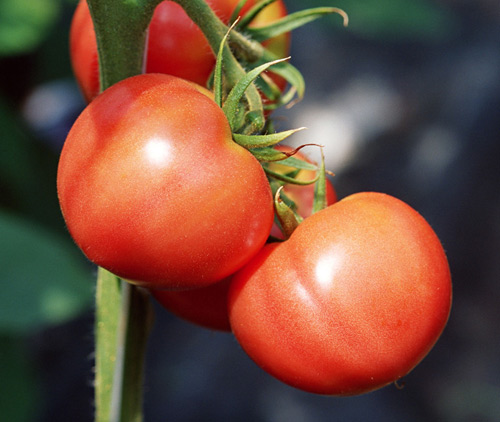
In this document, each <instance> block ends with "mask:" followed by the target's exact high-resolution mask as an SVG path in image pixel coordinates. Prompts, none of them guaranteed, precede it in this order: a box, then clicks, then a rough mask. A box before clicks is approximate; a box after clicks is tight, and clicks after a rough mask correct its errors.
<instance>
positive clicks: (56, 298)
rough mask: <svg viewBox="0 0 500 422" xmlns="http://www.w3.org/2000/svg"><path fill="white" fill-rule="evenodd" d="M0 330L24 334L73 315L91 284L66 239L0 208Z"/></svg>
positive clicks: (87, 302)
mask: <svg viewBox="0 0 500 422" xmlns="http://www.w3.org/2000/svg"><path fill="white" fill-rule="evenodd" d="M0 262H1V263H0V282H1V286H2V294H1V295H0V330H2V331H4V332H28V331H30V330H34V329H39V328H42V327H44V326H46V325H48V324H56V323H62V322H64V321H66V320H68V319H69V318H72V317H75V316H76V315H77V314H78V313H80V312H81V311H82V310H83V309H85V308H86V307H88V306H89V305H90V303H91V299H92V292H93V283H92V280H91V276H90V271H89V270H87V269H86V268H85V267H84V266H83V263H82V261H81V260H80V259H79V256H78V254H77V253H76V248H75V247H74V245H73V244H72V242H71V241H70V240H69V239H64V238H60V237H59V236H56V235H55V234H53V233H51V232H49V231H47V230H46V229H43V228H42V227H39V226H37V225H35V224H33V223H31V222H29V221H25V220H22V219H20V218H17V217H14V216H12V215H8V214H6V213H4V212H0Z"/></svg>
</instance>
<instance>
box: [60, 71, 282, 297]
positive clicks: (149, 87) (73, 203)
mask: <svg viewBox="0 0 500 422" xmlns="http://www.w3.org/2000/svg"><path fill="white" fill-rule="evenodd" d="M210 95H211V94H210V92H209V91H208V90H206V89H204V88H202V87H199V86H196V85H194V84H192V83H190V82H187V81H185V80H182V79H179V78H175V77H172V76H169V75H160V74H146V75H140V76H135V77H133V78H129V79H126V80H124V81H122V82H119V83H118V84H116V85H114V86H113V87H111V88H109V89H108V90H106V91H105V92H103V93H102V94H101V95H99V96H98V97H97V98H96V99H95V100H94V101H93V102H92V103H91V104H89V106H88V107H87V108H86V109H85V110H84V111H83V113H82V114H81V115H80V116H79V118H78V119H77V120H76V122H75V124H74V126H73V127H72V129H71V131H70V133H69V134H68V137H67V139H66V142H65V144H64V147H63V150H62V153H61V157H60V162H59V168H58V176H57V187H58V195H59V201H60V205H61V209H62V213H63V216H64V218H65V220H66V224H67V226H68V229H69V231H70V233H71V235H72V236H73V239H74V240H75V242H76V243H77V244H78V246H79V247H80V248H81V249H82V251H83V252H84V253H85V254H86V255H87V257H88V258H89V259H90V260H91V261H93V262H94V263H96V264H97V265H99V266H101V267H104V268H106V269H108V270H109V271H111V272H113V273H115V274H116V275H118V276H120V277H122V278H125V279H129V280H131V281H133V282H135V283H137V284H139V285H143V286H145V287H160V288H191V287H203V286H207V285H209V284H212V283H214V282H216V281H219V280H221V279H223V278H224V277H226V276H228V275H229V274H232V273H233V272H235V271H236V270H237V269H239V268H240V267H241V266H242V265H244V264H245V263H246V262H247V261H248V260H249V259H250V258H251V257H252V256H253V255H255V254H256V253H257V252H258V250H259V249H260V248H261V247H262V245H263V244H264V243H265V241H266V239H267V237H268V235H269V231H270V229H271V225H272V221H273V206H272V195H271V190H270V187H269V184H268V181H267V178H266V176H265V173H264V171H263V170H262V167H261V166H260V164H259V162H258V161H257V160H256V159H255V158H254V157H253V156H252V155H251V154H250V153H249V152H248V151H247V150H245V149H244V148H242V147H240V146H239V145H237V144H236V143H235V142H233V141H232V135H231V131H230V128H229V124H228V122H227V119H226V117H225V116H224V113H223V112H222V110H221V109H220V108H219V107H218V106H217V105H216V103H215V102H214V101H213V99H212V98H210Z"/></svg>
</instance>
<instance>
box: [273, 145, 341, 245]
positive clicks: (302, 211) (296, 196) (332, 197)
mask: <svg viewBox="0 0 500 422" xmlns="http://www.w3.org/2000/svg"><path fill="white" fill-rule="evenodd" d="M275 148H276V149H277V150H279V151H283V152H290V151H293V150H294V148H291V147H289V146H287V145H277V146H276V147H275ZM294 157H296V158H299V159H301V160H304V161H307V162H309V163H310V162H311V160H309V159H308V158H307V156H306V155H304V154H303V153H302V151H299V152H297V153H296V154H295V155H294ZM269 168H270V169H271V170H273V171H276V172H278V173H281V174H286V173H289V172H291V171H293V170H295V169H294V168H292V167H288V166H284V165H283V164H280V163H279V161H277V162H275V163H271V164H270V165H269ZM315 177H316V172H314V171H312V170H300V171H299V173H298V174H297V176H296V178H297V180H303V181H305V180H313V179H314V178H315ZM314 186H315V185H314V184H312V185H293V184H287V185H285V186H283V193H284V194H285V195H286V196H287V197H288V198H289V199H291V200H292V201H293V202H294V203H295V205H296V207H297V208H296V211H297V213H298V214H299V215H300V216H301V217H302V218H307V217H309V216H310V215H311V213H312V208H313V201H314ZM335 202H337V194H336V192H335V189H334V187H333V185H332V182H330V180H329V179H326V203H327V205H332V204H334V203H335ZM271 236H273V237H275V238H277V239H283V233H282V232H281V230H280V229H279V227H278V226H277V224H274V225H273V227H272V229H271Z"/></svg>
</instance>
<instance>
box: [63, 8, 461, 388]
mask: <svg viewBox="0 0 500 422" xmlns="http://www.w3.org/2000/svg"><path fill="white" fill-rule="evenodd" d="M209 3H210V4H211V5H212V7H214V10H216V11H217V12H218V13H220V14H221V17H222V18H223V19H225V20H226V21H227V19H229V16H230V14H231V11H232V9H233V8H234V6H235V4H237V3H238V1H237V0H231V1H230V0H225V1H222V0H221V1H215V0H213V1H209ZM251 5H253V2H252V1H249V2H247V5H246V7H247V6H248V7H249V6H251ZM272 6H273V7H275V9H270V11H273V10H274V12H272V13H276V14H273V15H272V18H276V16H281V15H282V14H283V13H284V9H283V8H282V5H281V2H275V3H272ZM276 10H277V11H276ZM183 13H184V12H183V10H182V9H180V8H179V6H178V5H177V4H175V3H171V2H163V3H161V4H160V6H159V7H158V9H157V11H156V12H155V15H154V18H153V21H152V22H151V34H150V41H149V50H148V69H147V70H148V72H149V73H146V74H143V75H139V76H135V77H132V78H129V79H126V80H123V81H121V82H119V83H117V84H115V85H113V86H112V87H110V88H108V89H107V90H105V91H104V92H103V93H102V94H100V95H98V96H97V97H96V98H95V99H93V98H94V97H95V95H96V93H97V91H98V90H99V88H98V82H97V72H98V69H97V59H96V52H95V37H94V35H93V30H92V26H91V24H92V22H91V20H90V17H89V15H88V9H87V8H86V4H85V2H83V1H82V2H81V3H80V4H79V6H78V9H77V12H76V15H75V19H74V21H73V30H72V41H71V43H72V44H71V49H72V54H73V63H74V68H75V72H76V74H77V78H78V80H79V82H80V84H81V87H82V90H83V92H84V93H85V96H86V97H87V99H88V100H89V101H90V100H92V101H91V102H90V104H89V105H88V106H87V108H86V109H85V110H84V111H83V112H82V114H81V115H80V116H79V118H78V119H77V120H76V122H75V124H74V126H73V127H72V129H71V131H70V132H69V134H68V137H67V140H66V142H65V145H64V147H63V150H62V153H61V157H60V162H59V168H58V177H57V188H58V195H59V201H60V205H61V210H62V213H63V216H64V218H65V221H66V224H67V227H68V230H69V232H70V234H71V235H72V237H73V239H74V240H75V242H76V243H77V244H78V246H79V247H80V248H81V250H82V251H83V253H84V254H85V255H86V256H87V257H88V258H89V259H90V260H91V261H92V262H94V263H95V264H97V265H99V266H101V267H103V268H106V269H107V270H109V271H110V272H112V273H114V274H116V275H117V276H119V277H121V278H122V279H124V280H126V281H129V282H131V283H133V284H136V285H139V286H142V287H145V288H148V289H150V291H151V293H152V295H153V296H154V297H155V298H156V300H157V301H158V302H159V303H161V304H162V305H163V306H164V307H165V308H167V309H169V310H170V311H172V312H173V313H175V314H176V315H178V316H180V317H182V318H185V319H187V320H189V321H191V322H194V323H197V324H200V325H202V326H205V327H207V328H211V329H216V330H223V331H232V332H233V333H234V335H235V337H236V339H237V340H238V342H239V343H240V344H241V347H242V348H243V349H244V350H245V351H246V352H247V354H248V355H249V356H250V357H251V358H252V359H253V360H254V361H255V362H256V363H257V364H258V365H259V366H261V367H262V368H263V369H264V370H266V371H267V372H269V373H270V374H272V375H273V376H275V377H276V378H278V379H280V380H282V381H283V382H285V383H287V384H289V385H292V386H294V387H297V388H300V389H303V390H306V391H310V392H314V393H320V394H329V395H353V394H361V393H365V392H368V391H371V390H374V389H376V388H379V387H382V386H384V385H386V384H388V383H391V382H394V381H396V380H398V379H400V378H401V377H402V376H404V375H405V374H407V373H408V372H409V371H410V370H412V368H414V367H415V365H417V364H418V363H419V362H420V360H421V359H423V357H424V356H425V355H426V354H427V353H428V352H429V350H430V349H431V348H432V346H433V345H434V343H435V342H436V341H437V339H438V337H439V336H440V334H441V332H442V330H443V329H444V326H445V324H446V322H447V319H448V315H449V312H450V307H451V297H452V292H451V277H450V271H449V267H448V262H447V259H446V255H445V253H444V250H443V247H442V245H441V243H440V241H439V239H438V238H437V236H436V234H435V233H434V231H433V230H432V228H431V227H430V226H429V224H428V223H427V222H426V221H425V220H424V218H423V217H422V216H420V215H419V214H418V213H417V212H416V211H415V210H414V209H412V208H411V207H410V206H408V205H407V204H405V203H403V202H402V201H400V200H398V199H396V198H394V197H392V196H389V195H385V194H381V193H373V192H363V193H358V194H354V195H351V196H348V197H346V198H344V199H342V200H340V201H338V202H337V197H336V193H335V190H334V188H333V186H332V185H331V183H330V181H329V180H328V179H327V180H326V183H325V187H326V192H325V199H326V207H325V208H323V209H321V210H320V211H317V212H314V213H313V203H314V204H316V203H317V202H316V199H315V195H316V194H315V187H314V184H305V185H302V184H300V183H302V182H304V181H308V180H309V181H313V182H314V180H315V177H316V174H317V171H316V170H315V171H312V170H307V168H310V167H307V166H306V167H301V166H299V167H294V164H293V163H294V161H288V162H282V163H280V162H279V161H278V162H275V163H269V164H265V165H264V166H263V165H262V164H261V163H260V162H259V161H258V160H257V159H256V158H255V156H254V155H253V154H252V153H251V148H244V147H243V146H241V145H239V144H237V143H236V142H235V141H234V140H233V134H232V132H231V127H230V124H229V122H228V119H227V117H226V115H225V114H224V112H223V110H222V108H221V107H219V105H218V104H217V103H216V102H215V101H214V96H213V94H212V93H211V92H210V91H209V90H208V89H206V88H204V87H201V86H200V85H199V83H202V84H205V82H206V80H207V79H208V76H209V74H210V72H211V71H212V69H213V66H214V58H213V54H210V53H209V52H207V51H205V50H206V49H207V48H208V46H207V45H206V41H203V40H204V39H203V36H202V34H201V32H199V30H198V29H197V28H196V27H195V26H194V25H193V24H191V25H187V26H186V24H185V23H184V24H182V25H184V27H183V31H184V32H182V31H181V32H176V33H175V34H172V33H170V32H166V29H164V28H167V27H168V28H169V30H170V31H172V30H173V31H177V29H175V28H177V27H176V26H175V25H174V24H173V23H172V22H174V21H175V23H176V24H181V23H182V22H185V19H187V17H185V16H184V14H183ZM269 13H271V12H269ZM259 16H260V15H259ZM263 16H264V18H265V19H268V18H269V19H271V17H269V16H268V15H265V14H264V15H263ZM183 19H184V21H183ZM166 21H168V22H170V23H169V24H168V25H167V24H165V22H166ZM82 28H83V29H82ZM189 31H192V33H191V32H189ZM188 34H190V35H188ZM191 37H197V38H196V39H197V40H198V41H197V42H196V43H195V46H196V48H198V47H199V49H200V50H199V51H198V50H197V49H196V48H193V49H192V50H191V49H188V51H189V53H190V54H191V56H192V57H187V55H186V51H185V50H186V49H184V48H182V42H184V41H186V40H188V42H192V41H189V40H191ZM200 37H201V38H200ZM286 40H287V38H286V37H285V41H286ZM280 42H281V47H283V45H285V44H286V43H285V44H283V43H284V41H283V39H281V41H280ZM170 44H173V45H174V47H175V49H174V50H175V51H176V52H183V54H184V56H182V57H175V58H173V59H172V57H174V55H171V54H169V53H166V51H167V50H168V49H172V48H173V47H172V46H171V45H170ZM281 47H280V48H281ZM286 48H288V46H287V47H286ZM168 51H170V50H168ZM167 58H168V59H167ZM201 62H203V63H204V64H203V65H201V64H196V63H201ZM155 72H156V73H155ZM178 76H183V77H184V78H186V79H191V81H188V80H186V79H181V78H179V77H178ZM192 81H195V82H197V83H194V82H192ZM234 136H236V135H234ZM234 139H236V137H235V138H234ZM249 149H250V151H249ZM274 151H280V152H285V153H287V154H288V155H294V158H295V159H297V158H298V159H299V160H301V161H302V162H304V163H309V164H311V162H310V161H309V160H308V159H307V157H306V156H304V155H302V154H301V153H300V152H296V151H293V150H292V149H291V148H289V147H284V146H279V145H278V146H275V147H274ZM264 167H265V168H264ZM312 168H315V167H314V166H312ZM265 169H272V171H273V172H275V173H277V174H278V175H283V176H285V175H286V176H287V178H281V179H280V178H279V177H278V178H277V179H278V180H281V181H280V182H279V184H281V185H283V191H279V192H278V195H279V194H280V192H281V193H282V195H283V196H284V197H286V198H287V200H288V202H289V203H290V207H291V208H290V209H291V210H292V212H293V213H295V215H297V217H299V218H298V221H300V220H302V219H303V222H301V223H300V224H299V225H298V227H297V228H296V229H295V231H293V233H292V234H291V236H289V237H287V235H288V234H286V235H285V233H284V232H283V233H282V232H281V230H280V227H279V225H277V224H276V222H275V221H274V220H275V210H274V207H273V191H272V186H275V185H273V183H270V178H271V176H266V172H265ZM275 176H276V174H275ZM290 178H292V179H294V180H295V181H297V182H300V183H299V184H293V183H290V182H286V181H287V180H290ZM319 180H320V182H318V183H322V180H323V179H322V178H320V179H319ZM274 183H276V180H274ZM273 223H274V224H273Z"/></svg>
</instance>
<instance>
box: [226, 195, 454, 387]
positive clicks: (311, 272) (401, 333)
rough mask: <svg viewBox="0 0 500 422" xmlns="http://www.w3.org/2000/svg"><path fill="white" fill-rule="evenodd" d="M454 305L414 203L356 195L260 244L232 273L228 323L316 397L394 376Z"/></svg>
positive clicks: (254, 352) (434, 242) (438, 250)
mask: <svg viewBox="0 0 500 422" xmlns="http://www.w3.org/2000/svg"><path fill="white" fill-rule="evenodd" d="M450 307H451V278H450V272H449V267H448V262H447V259H446V256H445V253H444V251H443V248H442V246H441V243H440V242H439V240H438V238H437V236H436V234H435V233H434V231H433V230H432V229H431V227H430V226H429V225H428V223H427V222H426V221H425V220H424V219H423V218H422V217H421V216H420V214H418V213H417V212H416V211H415V210H414V209H412V208H411V207H409V206H408V205H406V204H405V203H403V202H401V201H400V200H398V199H396V198H394V197H391V196H388V195H384V194H380V193H358V194H355V195H351V196H349V197H347V198H345V199H343V200H341V201H340V202H337V203H336V204H334V205H332V206H330V207H328V208H326V209H325V210H322V211H319V212H318V213H315V214H313V215H312V216H311V217H309V218H308V219H306V220H305V221H304V222H303V223H302V224H301V225H300V226H299V227H298V228H297V229H296V230H295V231H294V233H293V234H292V236H291V237H290V238H289V239H288V240H287V241H285V242H283V243H273V244H269V245H266V246H265V247H264V248H263V249H262V250H261V252H260V253H259V254H258V255H257V256H256V257H255V258H254V259H252V261H251V262H250V263H249V264H248V265H246V266H245V267H244V268H243V269H242V270H240V271H239V272H238V273H237V274H236V275H235V276H234V277H233V284H232V285H231V289H230V291H229V317H230V321H231V327H232V330H233V332H234V334H235V336H236V338H237V339H238V341H239V342H240V344H241V345H242V347H243V349H244V350H245V351H246V352H247V353H248V355H249V356H250V357H251V358H252V359H253V360H254V361H255V362H256V363H257V364H258V365H260V366H261V367H262V368H263V369H264V370H266V371H267V372H269V373H270V374H272V375H274V376H275V377H277V378H278V379H280V380H282V381H284V382H285V383H288V384H290V385H292V386H294V387H297V388H300V389H303V390H306V391H309V392H314V393H320V394H329V395H353V394H361V393H365V392H368V391H371V390H374V389H376V388H379V387H382V386H384V385H386V384H388V383H391V382H393V381H395V380H398V379H399V378H401V377H402V376H403V375H405V374H407V373H408V372H409V371H410V370H411V369H412V368H414V367H415V365H417V364H418V363H419V362H420V361H421V360H422V359H423V358H424V356H425V355H426V354H427V353H428V352H429V350H430V349H431V348H432V346H433V345H434V343H435V342H436V341H437V339H438V337H439V336H440V334H441V332H442V331H443V329H444V326H445V324H446V322H447V319H448V315H449V312H450Z"/></svg>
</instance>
